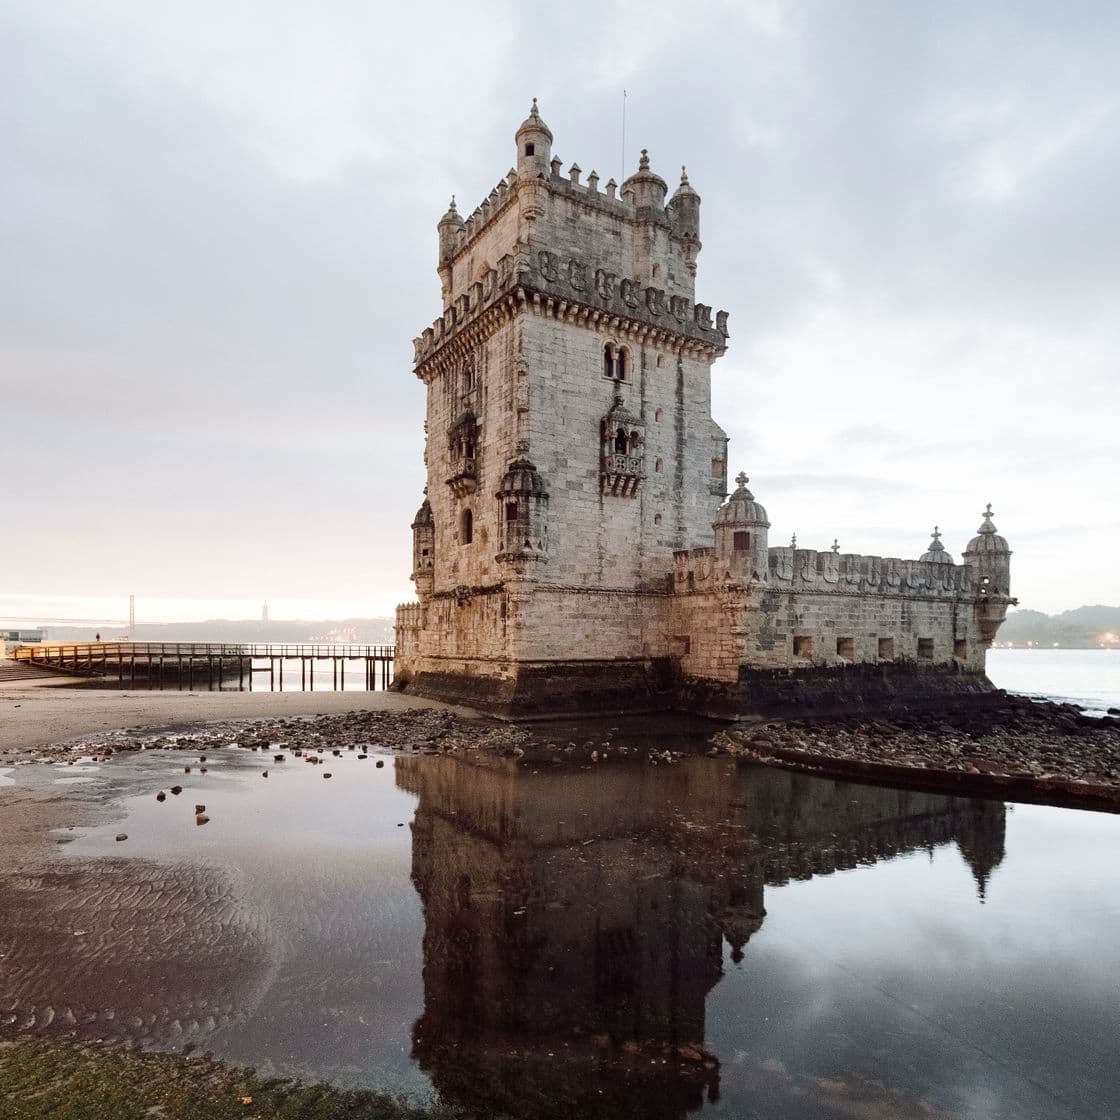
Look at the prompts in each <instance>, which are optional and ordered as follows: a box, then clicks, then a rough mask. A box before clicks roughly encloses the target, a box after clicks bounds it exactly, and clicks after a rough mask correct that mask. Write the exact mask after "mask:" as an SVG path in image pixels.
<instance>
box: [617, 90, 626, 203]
mask: <svg viewBox="0 0 1120 1120" xmlns="http://www.w3.org/2000/svg"><path fill="white" fill-rule="evenodd" d="M625 178H626V90H623V91H622V174H621V175H619V177H618V181H619V182H620V183H621V182H623V181H624V180H625Z"/></svg>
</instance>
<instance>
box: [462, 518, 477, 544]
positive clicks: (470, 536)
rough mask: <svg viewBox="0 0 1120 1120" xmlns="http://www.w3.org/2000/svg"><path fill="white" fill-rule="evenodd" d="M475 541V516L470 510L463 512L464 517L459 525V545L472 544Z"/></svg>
mask: <svg viewBox="0 0 1120 1120" xmlns="http://www.w3.org/2000/svg"><path fill="white" fill-rule="evenodd" d="M473 540H474V514H473V513H472V512H471V511H470V510H469V509H465V510H463V517H462V520H461V521H460V523H459V543H460V544H470V543H471V541H473Z"/></svg>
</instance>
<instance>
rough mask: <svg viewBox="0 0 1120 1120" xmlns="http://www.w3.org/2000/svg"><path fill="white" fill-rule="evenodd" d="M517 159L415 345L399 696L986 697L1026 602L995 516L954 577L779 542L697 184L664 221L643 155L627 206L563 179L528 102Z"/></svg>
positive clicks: (630, 701)
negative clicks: (420, 426)
mask: <svg viewBox="0 0 1120 1120" xmlns="http://www.w3.org/2000/svg"><path fill="white" fill-rule="evenodd" d="M516 140H517V163H516V167H515V168H514V169H513V170H511V171H510V172H509V174H508V176H506V177H503V178H502V179H501V180H500V181H499V182H498V184H497V185H496V186H495V187H494V188H493V189H492V190H491V191H490V193H489V194H488V195H487V197H486V198H485V199H484V200H483V201H482V203H481V204H480V205H479V206H478V207H477V208H476V209H475V210H474V211H473V212H472V213H471V214H470V216H469V217H468V218H467V219H466V220H465V221H464V220H463V219H462V218H461V217H460V216H459V214H458V212H457V210H456V208H455V203H454V199H452V202H451V205H450V207H449V209H448V211H447V213H446V214H445V215H444V216H443V218H442V219H441V220H440V222H439V224H438V231H439V267H438V273H439V277H440V284H441V298H442V306H443V312H442V314H441V315H440V316H439V317H438V318H437V319H435V321H434V322H433V323H432V325H431V326H429V327H426V328H425V329H424V330H423V331H422V332H421V333H420V334H419V335H418V336H417V337H416V338H415V339H414V341H413V347H414V362H415V372H416V374H417V376H418V377H419V378H420V379H421V380H422V381H423V382H424V384H425V386H426V390H427V414H426V417H425V433H426V437H427V438H426V442H425V452H424V457H425V465H426V469H427V472H428V487H427V490H426V496H425V500H424V503H423V505H422V506H421V509H420V511H419V512H418V514H417V516H416V518H415V520H414V522H413V525H412V530H413V580H414V581H415V584H416V592H417V597H418V600H419V601H418V603H416V604H412V605H402V607H400V608H399V609H398V655H397V675H398V680H399V682H400V684H401V685H402V686H403V687H408V688H413V689H415V690H417V691H420V692H426V693H429V694H432V695H442V696H445V697H447V698H449V699H460V700H464V699H465V700H467V701H469V702H471V703H475V704H481V705H483V706H490V707H492V708H494V709H495V710H499V711H515V710H518V709H519V708H520V707H521V706H523V705H524V704H526V703H528V704H529V705H530V706H533V705H536V707H535V708H534V710H540V707H541V705H544V707H546V708H547V707H549V706H551V707H552V708H554V709H564V708H573V707H574V708H579V709H581V710H585V709H587V708H590V707H595V706H597V705H598V706H604V707H613V708H625V707H641V706H655V707H656V706H664V705H666V704H674V703H675V704H678V705H680V706H683V707H687V708H690V709H692V710H698V711H708V712H712V713H718V714H723V715H732V716H734V715H739V714H742V713H743V712H747V711H750V710H753V706H754V705H756V704H757V703H759V701H758V696H760V695H763V694H767V689H770V685H767V684H765V682H766V681H772V680H774V679H777V678H774V677H766V676H765V674H778V675H779V676H781V675H783V674H784V675H786V676H787V677H788V676H790V675H793V676H796V677H797V678H798V679H802V678H803V679H804V681H805V682H807V683H806V686H805V687H811V688H814V689H817V691H818V692H819V693H823V692H827V690H828V689H830V688H840V691H841V692H843V690H844V688H848V687H849V686H839V685H837V683H836V682H837V681H838V680H840V678H838V677H837V676H836V675H835V674H836V673H837V672H840V673H851V674H860V673H864V674H866V673H868V672H871V673H873V674H874V677H873V680H874V681H875V682H877V683H876V684H875V686H874V687H875V688H876V689H878V694H879V695H884V694H885V693H884V688H885V687H886V686H885V685H884V683H883V682H889V681H890V680H892V679H894V678H893V677H892V675H891V674H893V673H896V672H898V673H901V674H903V675H902V676H900V677H899V678H898V679H900V680H906V681H910V682H914V681H918V682H920V684H919V685H914V684H913V683H911V684H908V685H907V686H906V687H907V688H910V689H913V688H915V687H918V688H919V690H920V691H921V690H924V691H923V694H926V693H928V694H929V695H931V696H932V695H935V694H938V690H942V691H944V692H954V691H958V692H972V691H982V690H983V689H985V688H990V685H988V684H987V681H986V678H985V677H984V653H985V649H986V648H987V646H988V645H989V644H990V643H991V641H992V639H993V638H994V636H995V633H996V631H997V630H998V627H999V625H1000V623H1001V622H1002V619H1003V617H1004V614H1005V613H1006V609H1007V606H1008V605H1009V604H1010V603H1011V602H1013V600H1012V599H1011V598H1010V591H1009V588H1010V577H1009V557H1010V550H1009V548H1008V546H1007V542H1006V541H1005V540H1004V539H1003V538H1002V537H1000V536H999V535H998V534H997V533H996V531H995V527H994V525H993V524H992V523H991V511H990V508H989V511H988V512H987V513H986V514H985V521H984V524H983V525H982V526H981V528H980V530H979V532H978V535H977V536H976V537H975V538H974V539H973V540H972V541H971V542H970V543H969V545H968V547H967V548H966V550H965V552H964V556H963V559H964V563H962V564H956V563H953V561H952V559H951V557H950V556H949V554H948V552H947V550H946V549H945V547H944V545H943V544H942V543H941V542H940V533H939V531H938V530H937V529H935V530H934V536H933V540H932V542H931V543H930V545H929V546H928V548H927V551H926V552H925V553H923V554H922V556H921V558H920V559H903V558H899V557H889V556H887V557H884V556H874V555H865V554H862V553H858V552H841V551H840V545H839V542H838V541H834V542H833V546H832V548H831V549H825V550H817V549H806V548H799V547H797V542H796V537H794V539H793V541H792V542H791V543H790V545H788V546H777V545H775V546H774V547H771V546H770V543H769V537H768V531H769V528H770V523H769V520H768V516H767V513H766V510H765V509H764V507H763V506H762V505H761V504H760V503H759V502H758V501H756V500H755V498H754V496H753V494H752V493H751V491H750V490H749V489H748V488H747V483H748V479H747V478H746V476H745V475H740V476H739V477H738V479H737V480H736V483H737V485H736V488H735V489H734V491H733V492H732V493H731V494H730V495H728V482H727V469H728V440H727V435H726V433H724V432H723V430H722V429H721V428H720V427H719V425H718V424H716V423H715V421H714V420H713V419H712V415H711V365H712V362H713V361H715V360H716V359H717V358H718V357H720V355H722V354H723V353H724V352H725V350H726V348H727V344H728V338H729V328H728V318H729V317H728V313H727V312H726V311H723V310H719V311H715V312H713V308H712V307H711V306H710V305H708V304H705V303H700V302H697V301H696V299H695V294H694V284H695V275H696V265H697V255H698V253H699V251H700V248H701V242H700V226H699V218H700V197H699V195H698V194H697V193H696V191H695V190H694V189H693V187H692V185H691V183H690V182H689V179H688V175H687V172H686V171H685V169H684V168H682V170H681V181H680V185H679V187H678V188H677V189H676V191H675V192H674V194H673V195H672V197H671V198H670V199H669V200H668V201H666V195H667V194H668V188H667V186H666V184H665V181H664V180H663V179H662V178H661V177H660V176H659V175H657V174H656V173H655V172H654V171H653V169H652V163H651V160H650V158H649V154H648V152H647V151H645V150H643V151H642V155H641V159H640V161H639V166H638V171H637V172H636V173H635V174H633V175H631V176H629V177H628V178H627V179H626V181H625V182H624V183H623V184H622V188H621V191H619V187H618V184H617V183H616V182H615V181H614V180H613V179H610V180H608V181H607V183H606V184H605V188H604V190H602V191H600V189H599V176H598V174H597V173H596V172H594V171H593V172H592V173H591V174H590V175H589V176H588V178H587V181H586V183H585V182H583V181H582V171H581V169H580V167H579V165H578V164H577V163H572V165H571V166H570V167H569V169H568V173H567V175H564V174H562V166H563V165H562V161H561V160H560V159H559V157H557V156H554V155H553V153H552V133H551V131H550V130H549V129H548V127H547V125H545V123H544V122H543V120H542V119H541V117H540V114H539V110H538V109H537V107H536V103H535V102H534V104H533V107H532V109H531V110H530V114H529V116H528V118H527V119H526V120H525V121H524V122H523V123H522V125H521V126H520V128H519V129H518V130H517V134H516ZM906 674H909V675H906ZM858 679H859V680H860V681H866V680H871V679H872V678H869V677H863V676H861V677H858ZM813 682H817V683H815V684H814V683H813ZM828 682H831V683H828ZM851 687H855V686H851ZM862 687H863V686H862V685H861V686H859V688H862ZM859 688H857V689H856V691H857V693H858V694H860V695H862V694H863V693H862V692H859ZM759 689H761V690H762V691H761V692H759V691H758V690H759ZM773 691H774V690H773V689H770V692H773ZM778 691H780V689H779V690H778ZM888 693H889V690H888ZM837 695H839V693H837Z"/></svg>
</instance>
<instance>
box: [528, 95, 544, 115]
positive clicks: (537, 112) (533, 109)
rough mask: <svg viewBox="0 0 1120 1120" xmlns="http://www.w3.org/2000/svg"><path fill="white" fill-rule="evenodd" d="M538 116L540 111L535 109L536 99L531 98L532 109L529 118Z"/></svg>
mask: <svg viewBox="0 0 1120 1120" xmlns="http://www.w3.org/2000/svg"><path fill="white" fill-rule="evenodd" d="M540 115H541V114H540V111H539V110H538V109H537V99H536V98H535V97H534V98H533V107H532V108H531V109H530V110H529V116H531V117H539V116H540Z"/></svg>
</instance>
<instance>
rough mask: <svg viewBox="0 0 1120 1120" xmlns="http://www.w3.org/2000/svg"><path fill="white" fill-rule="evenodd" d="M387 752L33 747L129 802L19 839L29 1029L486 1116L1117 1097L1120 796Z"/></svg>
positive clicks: (14, 952) (13, 944)
mask: <svg viewBox="0 0 1120 1120" xmlns="http://www.w3.org/2000/svg"><path fill="white" fill-rule="evenodd" d="M1024 656H1036V655H1033V654H1026V655H1024ZM1049 656H1056V655H1053V654H1051V655H1049ZM1106 656H1107V655H1106ZM1118 659H1120V655H1118ZM1000 660H1002V659H1001V658H999V657H998V655H997V657H994V658H993V666H992V669H993V676H994V677H996V678H997V680H998V679H999V677H1000V676H1001V675H1002V674H1003V673H1004V672H1005V671H1006V672H1007V673H1009V674H1010V673H1012V672H1015V671H1018V672H1020V673H1021V674H1027V670H1026V669H1023V670H1015V669H1014V664H1015V663H1014V662H1013V661H1012V662H1009V665H1008V666H1002V665H998V664H997V662H998V661H1000ZM1032 671H1033V669H1032ZM1028 675H1029V674H1028ZM999 683H1007V682H1006V681H999ZM1007 686H1008V687H1011V685H1010V684H1009V683H1008V684H1007ZM1094 687H1095V686H1094ZM1060 691H1067V689H1066V686H1065V684H1062V685H1061V686H1060ZM1068 691H1069V692H1070V694H1077V693H1078V691H1079V690H1078V689H1077V688H1074V687H1070V688H1069V689H1068ZM1104 699H1108V697H1104ZM1112 700H1113V703H1116V702H1117V701H1120V689H1117V694H1116V695H1115V696H1114V697H1113V698H1112ZM1102 702H1103V700H1102ZM375 761H376V760H375V758H373V757H371V758H369V759H367V760H364V761H362V760H359V759H358V758H357V756H356V755H355V754H353V753H349V752H347V753H344V754H343V756H342V757H341V758H338V759H331V760H330V762H329V763H328V765H327V766H324V767H312V766H306V765H302V764H300V762H299V760H297V759H290V760H289V761H288V762H287V763H285V764H283V765H276V764H273V765H271V766H270V776H269V778H268V780H267V781H264V780H262V779H261V774H260V769H261V765H262V760H261V759H260V757H259V756H255V755H253V754H251V753H249V752H245V751H240V750H236V749H227V750H222V751H217V752H213V753H211V754H210V755H209V761H208V772H207V773H206V774H200V773H198V768H197V767H195V769H194V772H193V773H191V774H184V773H183V762H184V757H183V755H181V754H171V753H166V752H155V751H152V752H145V753H143V754H140V755H132V756H117V757H116V758H114V759H113V761H112V762H111V763H110V764H107V765H105V766H102V767H96V766H94V765H92V764H85V765H79V766H76V767H61V768H58V769H56V770H46V769H44V770H42V771H41V772H39V773H38V775H36V774H35V772H34V771H33V770H23V771H20V772H18V775H17V776H18V783H17V784H27V783H40V784H42V785H44V786H46V787H49V786H50V785H51V784H52V783H54V782H60V781H64V780H65V781H68V782H69V783H70V784H68V785H65V786H59V787H58V792H59V793H61V792H63V791H64V790H65V791H66V792H67V794H68V795H71V796H74V797H76V798H78V799H80V801H82V800H84V802H85V803H86V804H88V805H94V806H98V807H100V808H101V810H102V811H103V810H104V807H106V806H110V807H113V806H115V807H116V815H115V817H114V819H106V820H104V821H103V823H100V824H98V825H97V826H96V827H89V828H79V829H75V830H73V831H65V830H60V833H59V836H58V838H59V839H60V840H64V841H67V842H66V843H64V844H61V845H59V846H58V847H57V848H56V852H57V854H55V855H54V856H51V857H49V858H46V859H45V860H43V862H42V863H41V864H40V865H37V866H36V867H35V868H34V869H29V868H27V867H21V868H19V869H18V870H16V871H13V870H11V869H8V870H6V871H0V1035H7V1036H11V1035H12V1034H20V1035H28V1034H31V1035H47V1036H60V1037H63V1036H73V1035H77V1037H78V1038H103V1039H109V1040H111V1041H119V1042H129V1043H132V1042H138V1043H140V1044H142V1045H144V1046H148V1047H152V1048H159V1049H180V1048H182V1047H184V1046H185V1045H187V1044H188V1043H193V1044H195V1045H196V1046H198V1047H200V1048H201V1049H206V1050H212V1051H213V1052H214V1053H215V1054H217V1055H218V1056H219V1057H222V1058H224V1059H227V1060H229V1061H230V1062H234V1063H237V1064H245V1065H253V1066H256V1067H257V1069H258V1070H259V1071H261V1072H263V1073H266V1074H283V1075H287V1076H300V1077H304V1078H325V1079H327V1080H329V1081H331V1082H332V1083H334V1084H336V1085H339V1086H369V1087H376V1088H383V1089H384V1088H387V1089H390V1090H395V1091H400V1092H403V1093H405V1094H407V1095H408V1096H409V1097H411V1098H413V1099H415V1100H416V1101H418V1102H423V1101H429V1100H434V1099H436V1098H443V1099H444V1100H446V1101H449V1102H452V1103H455V1104H459V1105H462V1106H465V1107H466V1108H468V1109H470V1110H472V1111H473V1114H474V1115H478V1116H489V1115H493V1114H496V1113H503V1114H508V1115H511V1116H531V1117H539V1118H542V1120H543V1118H546V1117H556V1118H560V1117H596V1118H599V1117H618V1118H622V1117H627V1118H630V1117H642V1118H648V1120H670V1118H676V1117H684V1116H686V1115H693V1114H696V1115H712V1116H725V1117H765V1118H779V1117H781V1118H784V1117H797V1118H804V1120H810V1118H812V1120H818V1118H832V1117H835V1118H840V1117H844V1118H853V1117H855V1118H868V1120H870V1118H876V1120H886V1118H896V1117H915V1118H917V1117H922V1118H924V1120H929V1118H930V1117H933V1118H948V1117H969V1118H977V1120H978V1118H985V1120H987V1118H1008V1120H1010V1118H1015V1120H1025V1118H1038V1120H1058V1118H1064V1117H1100V1118H1103V1117H1115V1116H1116V1115H1117V1114H1118V1113H1120V1071H1118V1069H1117V1061H1116V1057H1117V1052H1116V1046H1117V1038H1118V1037H1120V1006H1118V1000H1117V989H1116V978H1117V976H1120V938H1118V937H1117V935H1116V931H1117V929H1120V890H1118V888H1120V871H1118V869H1117V859H1116V852H1117V850H1118V846H1120V817H1117V816H1112V815H1108V814H1100V813H1090V812H1078V811H1071V810H1059V809H1049V808H1044V807H1038V806H1029V805H1010V804H1008V805H1005V804H1003V803H1001V802H994V801H980V800H970V799H966V798H950V797H943V796H936V795H932V794H922V793H915V792H909V791H898V790H890V789H881V788H875V787H870V786H860V785H855V784H852V783H846V782H835V781H827V780H822V779H814V778H809V777H805V776H801V775H793V774H788V773H785V772H782V771H777V770H770V769H766V768H763V767H759V766H756V765H753V764H749V763H745V762H736V761H734V760H729V759H726V758H719V759H709V758H705V757H697V758H692V759H689V760H686V761H684V762H682V763H680V764H678V765H675V766H658V767H652V766H649V765H648V764H644V763H623V762H619V763H617V764H616V763H614V762H611V763H608V764H601V765H599V766H597V767H595V768H593V769H592V768H587V767H585V768H582V769H580V768H578V767H573V768H560V767H555V768H554V767H545V768H542V769H540V770H533V769H532V768H529V767H525V766H523V765H522V766H518V765H517V764H515V763H513V762H510V761H506V760H498V759H479V760H477V761H476V762H474V763H468V762H462V761H458V760H455V759H452V758H447V757H440V756H435V755H421V756H413V757H395V758H393V757H390V758H387V759H386V763H385V765H384V767H381V768H378V767H377V766H376V765H375ZM324 769H326V770H330V771H331V772H332V775H333V776H332V779H331V780H329V781H325V780H324V779H323V777H322V771H323V770H324ZM74 778H88V779H90V780H89V781H87V782H84V783H73V781H72V780H73V779H74ZM175 782H180V783H184V790H183V793H182V794H181V795H180V796H179V797H169V798H168V799H167V801H166V802H164V803H158V802H157V801H156V800H155V797H154V791H155V790H156V789H160V788H163V789H167V788H170V786H171V785H172V784H174V783H175ZM10 792H11V789H10V788H9V789H7V790H5V793H10ZM195 803H204V804H205V805H206V806H207V810H206V811H207V814H208V815H209V817H210V818H211V819H210V823H209V824H207V825H206V826H205V827H203V828H200V827H197V826H196V824H195V820H194V811H193V810H194V805H195ZM119 831H124V832H127V834H128V837H129V839H128V842H127V843H117V842H115V840H114V837H115V835H116V833H118V832H119Z"/></svg>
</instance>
